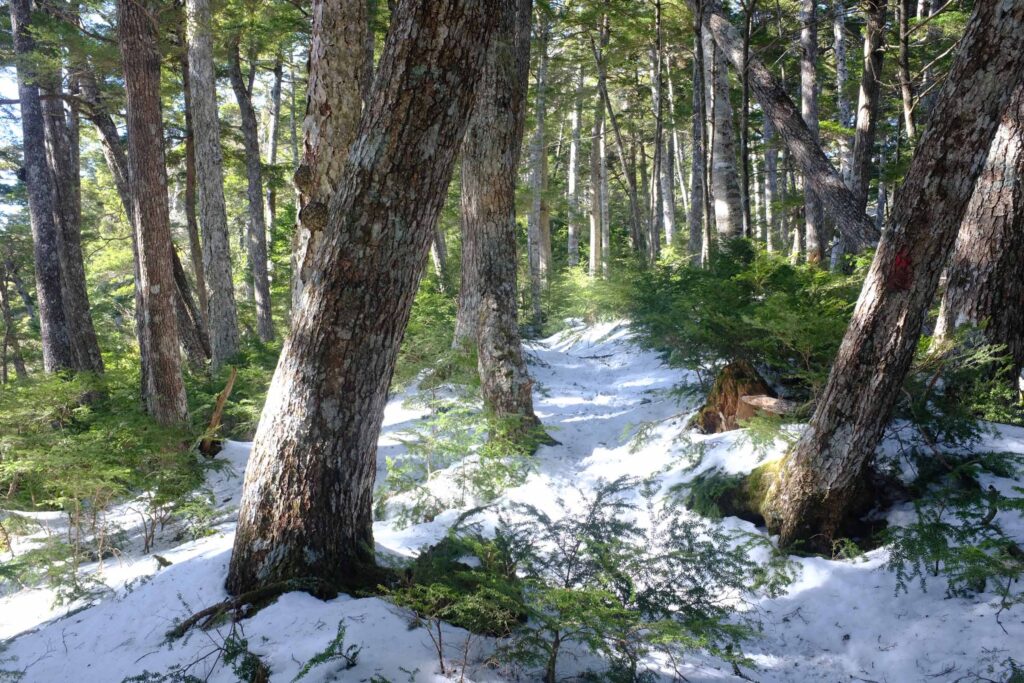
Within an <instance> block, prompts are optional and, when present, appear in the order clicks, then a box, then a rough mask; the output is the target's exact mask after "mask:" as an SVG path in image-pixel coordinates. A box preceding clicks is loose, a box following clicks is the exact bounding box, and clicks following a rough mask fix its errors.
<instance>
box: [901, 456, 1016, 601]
mask: <svg viewBox="0 0 1024 683" xmlns="http://www.w3.org/2000/svg"><path fill="white" fill-rule="evenodd" d="M921 461H922V465H923V469H922V472H921V476H920V477H919V478H918V481H917V483H916V486H917V489H918V495H919V497H917V498H916V499H915V501H914V512H915V515H916V519H915V520H914V521H913V522H911V523H910V524H907V525H905V526H894V527H891V528H889V529H888V530H887V531H886V534H885V535H886V540H887V542H888V543H890V554H889V560H888V568H889V569H890V570H892V571H893V572H894V573H895V575H896V587H897V591H899V590H903V591H906V590H908V585H909V583H910V582H911V581H914V580H915V579H916V580H917V581H918V582H919V583H920V586H921V588H922V590H925V589H926V588H927V583H926V579H927V577H929V576H932V577H937V576H940V575H941V576H944V577H945V578H946V579H947V593H948V594H949V595H956V596H963V595H971V594H974V593H980V592H982V591H985V590H991V591H992V592H994V593H996V594H997V595H998V596H999V598H1000V601H1001V608H1002V609H1007V608H1009V607H1011V606H1012V605H1014V604H1016V603H1019V602H1022V601H1024V599H1022V595H1021V594H1020V592H1019V591H1014V584H1016V583H1017V582H1018V581H1019V580H1020V577H1021V575H1022V574H1024V552H1022V551H1021V549H1020V546H1018V545H1017V543H1016V542H1015V541H1014V539H1012V538H1011V537H1009V536H1008V535H1007V534H1006V533H1005V532H1004V531H1003V529H1002V527H1001V526H1000V524H999V515H1000V513H1005V512H1011V513H1012V512H1016V513H1020V512H1021V511H1024V489H1022V488H1020V487H1016V486H1014V487H1012V490H1013V492H1014V493H1015V494H1017V495H1007V494H1005V493H1003V492H1001V491H1000V490H999V489H997V488H996V487H995V486H994V485H992V484H987V485H985V484H983V480H984V479H985V478H989V477H991V476H996V477H1012V476H1016V475H1017V474H1018V473H1019V472H1020V466H1021V464H1022V463H1024V458H1022V456H1020V455H1019V454H1012V453H982V454H972V455H970V456H969V457H968V456H960V457H958V456H955V455H950V454H947V455H946V456H944V457H943V458H942V459H941V460H938V461H936V460H935V459H931V458H929V459H924V458H922V459H921Z"/></svg>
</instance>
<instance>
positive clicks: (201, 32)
mask: <svg viewBox="0 0 1024 683" xmlns="http://www.w3.org/2000/svg"><path fill="white" fill-rule="evenodd" d="M185 13H186V33H187V36H188V70H189V82H188V88H189V100H190V101H189V104H190V108H191V114H192V132H193V136H194V141H193V144H194V148H195V157H196V184H197V188H198V191H199V223H200V226H201V227H202V231H203V268H204V272H205V275H206V299H207V309H208V310H205V311H204V313H205V314H206V316H207V319H206V324H207V328H208V330H209V333H210V351H211V362H210V365H211V366H212V368H213V369H214V370H216V369H217V368H219V367H220V366H221V365H222V364H223V363H225V362H226V361H227V360H228V359H230V358H231V357H232V356H234V355H235V354H237V353H238V346H239V339H238V311H237V307H236V305H235V285H234V282H233V280H232V277H231V239H230V238H229V236H228V219H227V209H226V207H225V202H224V164H223V159H222V152H221V147H220V121H219V119H218V116H217V81H216V76H215V73H214V65H213V36H212V29H211V25H212V18H211V13H210V1H209V0H185Z"/></svg>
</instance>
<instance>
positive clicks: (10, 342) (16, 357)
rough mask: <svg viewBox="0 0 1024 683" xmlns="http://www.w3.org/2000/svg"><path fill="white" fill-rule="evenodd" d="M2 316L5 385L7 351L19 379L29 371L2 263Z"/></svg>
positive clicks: (0, 272)
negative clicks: (12, 313)
mask: <svg viewBox="0 0 1024 683" xmlns="http://www.w3.org/2000/svg"><path fill="white" fill-rule="evenodd" d="M0 314H2V317H3V321H4V342H3V344H4V360H3V375H4V378H3V379H4V383H5V384H6V383H7V381H8V378H7V357H8V355H7V349H10V358H11V362H12V363H13V364H14V374H15V375H16V376H17V378H18V379H25V378H26V377H28V370H27V369H26V367H25V359H24V358H23V357H22V355H21V346H20V345H19V344H18V334H17V331H16V330H15V329H14V316H13V315H11V298H10V295H9V294H8V291H7V269H6V268H5V266H4V263H3V262H2V261H0Z"/></svg>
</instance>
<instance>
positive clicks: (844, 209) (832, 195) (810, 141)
mask: <svg viewBox="0 0 1024 683" xmlns="http://www.w3.org/2000/svg"><path fill="white" fill-rule="evenodd" d="M689 1H690V3H691V4H692V2H693V0H689ZM703 21H704V30H705V31H707V32H708V33H710V34H711V35H713V36H714V39H715V42H716V43H717V44H718V46H719V48H721V50H722V51H723V52H724V53H725V55H726V57H728V59H729V61H730V62H732V64H733V65H738V64H741V63H742V59H743V50H742V40H741V39H740V37H739V35H738V34H737V32H736V30H735V29H734V28H733V27H732V26H731V25H730V24H729V20H728V19H727V18H726V17H725V16H724V15H723V14H722V12H721V9H720V7H718V5H717V4H715V2H714V1H713V0H712V2H708V3H707V5H706V7H705V9H704V14H703ZM748 69H749V71H750V86H751V89H752V90H753V91H754V97H755V98H756V99H757V101H758V102H760V104H761V107H762V109H763V110H764V111H765V113H766V114H767V115H768V116H770V117H771V119H772V123H773V124H774V125H775V130H776V132H777V133H778V134H779V136H780V137H781V138H782V140H783V142H785V144H786V147H787V148H788V149H789V152H790V154H791V155H792V156H793V158H794V159H795V160H796V161H797V163H799V164H800V167H801V169H802V170H803V173H804V177H805V178H806V179H807V181H808V182H809V183H810V184H811V186H812V188H813V190H814V192H815V194H816V195H817V196H818V198H819V199H820V200H821V201H822V203H823V206H824V209H825V211H826V213H828V214H829V215H830V216H832V218H833V219H834V220H835V222H836V226H837V227H838V229H839V231H840V232H841V233H842V234H843V235H844V237H845V238H846V240H847V242H848V243H849V244H850V245H851V247H852V248H853V249H854V250H858V249H860V248H862V247H864V246H867V245H870V244H873V243H874V242H875V241H876V240H877V239H878V232H877V231H876V230H875V226H874V225H873V224H872V222H871V221H870V220H869V219H868V217H867V216H865V215H864V211H863V210H861V209H859V208H858V207H857V202H856V201H855V199H854V197H853V194H851V192H850V191H849V190H848V189H847V188H846V185H845V184H844V183H843V179H842V178H841V177H840V176H839V174H838V173H836V170H835V169H834V168H833V167H832V164H831V162H830V161H829V160H828V158H827V157H826V156H825V153H824V152H822V150H821V146H820V145H818V143H817V142H816V141H815V139H814V136H813V135H812V134H811V132H810V130H808V128H807V126H806V125H805V124H804V122H803V121H802V119H801V118H800V115H799V114H798V113H797V111H796V107H795V106H794V105H793V102H792V101H791V100H790V99H789V95H787V94H786V91H785V89H784V88H783V87H782V86H781V85H780V84H779V82H778V81H777V80H776V79H775V77H774V76H773V75H772V74H771V72H770V71H769V70H768V69H767V67H765V65H764V63H762V62H761V61H760V60H759V59H757V57H755V56H754V55H751V56H750V60H749V64H748Z"/></svg>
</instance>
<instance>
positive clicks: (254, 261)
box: [228, 35, 274, 342]
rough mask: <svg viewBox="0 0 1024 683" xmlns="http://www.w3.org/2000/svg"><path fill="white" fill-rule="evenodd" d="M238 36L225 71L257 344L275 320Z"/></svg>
mask: <svg viewBox="0 0 1024 683" xmlns="http://www.w3.org/2000/svg"><path fill="white" fill-rule="evenodd" d="M239 40H240V36H237V35H236V36H235V37H234V41H233V44H232V45H231V48H230V49H229V51H228V72H229V74H230V75H231V88H232V89H233V90H234V91H235V100H237V101H238V111H239V113H240V114H241V118H242V146H243V147H244V148H245V176H246V179H247V181H248V182H247V188H248V189H247V190H246V199H247V200H248V204H249V220H248V223H247V224H246V233H247V236H246V245H247V247H248V254H249V269H250V271H251V272H250V277H251V278H252V286H253V293H254V294H255V298H256V334H257V335H258V336H259V338H260V341H262V342H268V341H270V340H271V339H273V338H274V319H273V315H272V311H271V308H270V274H269V273H268V272H267V224H266V221H265V220H264V216H263V169H262V165H261V163H260V137H259V129H258V127H257V124H256V110H255V109H253V106H252V89H251V88H250V86H249V85H248V84H247V83H246V81H245V79H244V78H243V76H242V58H241V55H240V54H239Z"/></svg>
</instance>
